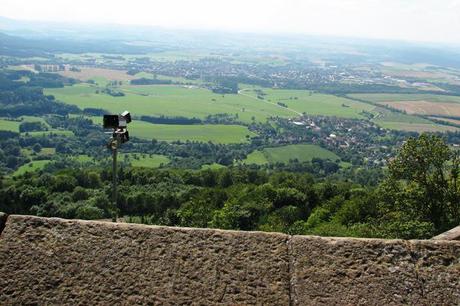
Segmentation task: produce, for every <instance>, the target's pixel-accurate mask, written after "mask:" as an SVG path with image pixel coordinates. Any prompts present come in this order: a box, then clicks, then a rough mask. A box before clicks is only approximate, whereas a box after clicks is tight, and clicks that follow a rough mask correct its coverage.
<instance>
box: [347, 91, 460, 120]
mask: <svg viewBox="0 0 460 306" xmlns="http://www.w3.org/2000/svg"><path fill="white" fill-rule="evenodd" d="M350 97H354V98H358V99H363V100H367V101H370V102H373V103H376V104H380V105H386V106H389V107H392V108H395V109H399V110H401V111H405V112H406V113H407V114H416V115H441V116H460V97H457V96H445V95H432V94H353V95H350Z"/></svg>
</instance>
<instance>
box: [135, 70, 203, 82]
mask: <svg viewBox="0 0 460 306" xmlns="http://www.w3.org/2000/svg"><path fill="white" fill-rule="evenodd" d="M134 76H135V77H136V78H139V79H140V78H144V79H153V78H154V74H153V73H149V72H139V73H136V74H135V75H134ZM156 78H157V79H158V80H170V81H172V82H176V83H184V84H189V83H190V84H196V85H201V84H203V81H201V80H199V79H198V80H189V79H186V78H181V77H172V76H167V75H161V74H157V75H156Z"/></svg>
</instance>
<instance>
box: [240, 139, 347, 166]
mask: <svg viewBox="0 0 460 306" xmlns="http://www.w3.org/2000/svg"><path fill="white" fill-rule="evenodd" d="M313 158H321V159H330V160H332V161H336V160H338V159H340V157H338V156H337V155H336V154H335V153H333V152H331V151H329V150H326V149H324V148H321V147H320V146H317V145H311V144H299V145H287V146H282V147H275V148H265V149H263V150H262V151H254V152H252V153H251V154H249V155H248V158H247V159H246V160H244V161H243V163H245V164H258V165H262V164H266V163H276V162H281V163H288V162H289V160H293V159H297V160H299V161H300V162H304V161H311V160H312V159H313Z"/></svg>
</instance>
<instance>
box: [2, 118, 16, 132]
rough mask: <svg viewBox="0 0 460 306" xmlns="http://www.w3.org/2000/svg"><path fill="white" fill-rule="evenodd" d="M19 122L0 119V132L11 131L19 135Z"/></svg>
mask: <svg viewBox="0 0 460 306" xmlns="http://www.w3.org/2000/svg"><path fill="white" fill-rule="evenodd" d="M20 124H21V122H20V121H12V120H6V119H0V131H11V132H17V133H19V125H20Z"/></svg>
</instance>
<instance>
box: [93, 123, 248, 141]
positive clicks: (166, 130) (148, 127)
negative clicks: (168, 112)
mask: <svg viewBox="0 0 460 306" xmlns="http://www.w3.org/2000/svg"><path fill="white" fill-rule="evenodd" d="M90 118H91V119H92V120H93V122H94V123H95V124H102V118H100V117H90ZM128 129H129V135H130V136H134V137H139V138H142V139H148V140H151V139H157V140H163V141H178V140H181V141H186V140H190V141H201V142H208V141H212V142H214V143H223V144H227V143H242V142H248V139H247V137H246V135H249V137H253V136H256V134H254V133H253V132H251V131H249V130H248V128H247V127H245V126H242V125H224V124H213V125H211V124H203V125H202V124H200V125H178V124H153V123H149V122H145V121H140V120H133V121H132V122H131V123H130V124H129V127H128Z"/></svg>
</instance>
